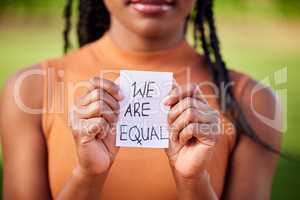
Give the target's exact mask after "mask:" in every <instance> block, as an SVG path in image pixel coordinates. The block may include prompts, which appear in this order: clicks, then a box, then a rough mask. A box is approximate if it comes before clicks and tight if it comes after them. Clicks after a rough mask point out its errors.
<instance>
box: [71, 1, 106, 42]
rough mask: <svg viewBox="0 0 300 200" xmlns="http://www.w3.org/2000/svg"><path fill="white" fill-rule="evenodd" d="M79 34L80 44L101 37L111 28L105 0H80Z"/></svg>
mask: <svg viewBox="0 0 300 200" xmlns="http://www.w3.org/2000/svg"><path fill="white" fill-rule="evenodd" d="M78 9H79V20H78V25H77V34H78V36H79V37H78V39H79V44H80V46H83V45H85V44H88V43H90V42H93V41H95V40H97V39H99V38H100V37H101V36H102V35H103V34H104V33H105V32H106V31H107V30H108V28H109V25H110V16H109V13H108V11H107V9H106V7H105V5H104V2H103V1H99V0H80V1H79V8H78Z"/></svg>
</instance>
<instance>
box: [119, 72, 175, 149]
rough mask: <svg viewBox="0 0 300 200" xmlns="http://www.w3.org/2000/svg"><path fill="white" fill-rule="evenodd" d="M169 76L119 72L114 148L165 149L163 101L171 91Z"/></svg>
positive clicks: (155, 73)
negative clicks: (119, 98)
mask: <svg viewBox="0 0 300 200" xmlns="http://www.w3.org/2000/svg"><path fill="white" fill-rule="evenodd" d="M172 80H173V73H171V72H149V71H127V70H121V72H120V79H119V85H120V88H121V91H122V93H123V95H124V96H125V98H124V100H122V101H121V102H120V107H121V108H120V114H119V121H118V123H117V136H116V137H117V138H116V145H117V146H121V147H142V148H167V147H168V145H169V132H168V124H167V115H168V110H169V108H168V107H166V106H165V105H164V104H163V99H164V98H165V97H166V96H167V95H168V94H169V92H170V91H171V88H172Z"/></svg>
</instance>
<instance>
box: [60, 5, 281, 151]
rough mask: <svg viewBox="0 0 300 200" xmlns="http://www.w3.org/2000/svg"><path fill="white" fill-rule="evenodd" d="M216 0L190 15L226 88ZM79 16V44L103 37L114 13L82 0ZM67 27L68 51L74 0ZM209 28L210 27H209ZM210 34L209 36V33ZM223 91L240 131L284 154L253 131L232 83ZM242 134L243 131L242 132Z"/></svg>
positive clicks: (217, 79)
mask: <svg viewBox="0 0 300 200" xmlns="http://www.w3.org/2000/svg"><path fill="white" fill-rule="evenodd" d="M212 8H213V0H198V1H197V3H196V5H195V14H194V15H192V16H190V17H189V18H188V19H189V20H190V21H191V22H192V23H193V25H194V32H193V34H194V42H195V48H198V46H199V43H201V45H202V48H203V51H204V56H205V59H206V62H207V64H208V66H209V69H210V71H211V73H212V75H213V78H214V82H215V84H216V85H217V86H218V88H219V89H220V92H222V91H223V90H222V88H221V87H223V86H228V85H229V84H230V77H229V72H228V70H227V68H226V64H225V62H224V61H223V59H222V55H221V52H220V46H219V40H218V37H217V34H216V27H215V22H214V15H213V9H212ZM78 9H79V19H78V25H77V35H78V40H79V45H80V46H83V45H85V44H88V43H90V42H93V41H95V40H97V39H99V38H100V37H101V36H102V35H103V34H104V33H105V32H106V31H107V30H108V28H109V25H110V15H109V12H108V10H107V9H106V7H105V4H104V1H103V0H102V1H101V0H79V8H78ZM64 13H65V14H64V16H65V20H66V27H65V30H64V40H65V45H64V50H65V51H67V50H68V49H69V47H70V42H69V33H70V30H71V19H70V18H71V14H72V0H67V5H66V7H65V12H64ZM207 28H208V30H206V29H207ZM207 34H208V35H209V36H207ZM222 96H223V95H220V98H219V103H220V106H221V108H223V105H222V103H223V102H224V103H225V108H226V111H227V112H229V113H230V115H231V116H234V117H233V118H234V120H235V124H236V127H237V129H238V133H243V134H245V135H246V136H248V137H250V138H251V139H252V140H253V141H255V142H256V143H258V144H260V145H262V146H263V147H265V148H266V149H267V150H269V151H271V152H273V153H276V154H280V151H278V150H276V149H274V148H273V147H272V146H271V145H269V144H267V143H265V142H264V141H262V140H261V139H260V138H259V137H258V135H257V134H256V133H255V132H254V131H253V129H252V128H251V126H250V125H249V124H248V123H247V120H246V118H245V116H244V114H243V112H242V110H241V108H240V106H239V104H238V103H237V101H236V99H235V97H234V95H233V91H232V87H231V86H230V87H229V88H228V89H227V91H226V95H225V99H222V98H221V97H222ZM238 136H239V135H238Z"/></svg>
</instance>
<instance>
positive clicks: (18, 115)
mask: <svg viewBox="0 0 300 200" xmlns="http://www.w3.org/2000/svg"><path fill="white" fill-rule="evenodd" d="M41 73H42V68H41V65H39V64H36V65H32V66H30V67H27V68H24V69H22V70H20V71H18V72H17V73H15V74H14V75H12V76H11V77H9V78H8V79H7V80H6V82H5V84H4V88H2V91H1V105H0V106H1V115H4V114H5V116H2V118H1V119H6V120H9V119H11V120H13V121H19V120H22V121H29V120H30V121H33V122H34V123H36V124H37V125H39V123H40V119H41V114H42V109H43V108H42V107H43V83H44V80H43V77H42V76H40V75H41Z"/></svg>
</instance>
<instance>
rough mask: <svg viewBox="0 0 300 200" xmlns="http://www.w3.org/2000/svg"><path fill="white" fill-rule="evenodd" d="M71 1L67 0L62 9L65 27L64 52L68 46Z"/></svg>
mask: <svg viewBox="0 0 300 200" xmlns="http://www.w3.org/2000/svg"><path fill="white" fill-rule="evenodd" d="M72 1H73V0H67V5H66V7H65V10H64V17H65V29H64V32H63V36H64V40H65V43H64V52H65V53H66V52H67V51H68V49H69V48H70V39H69V34H70V31H71V25H72V24H71V16H72Z"/></svg>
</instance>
